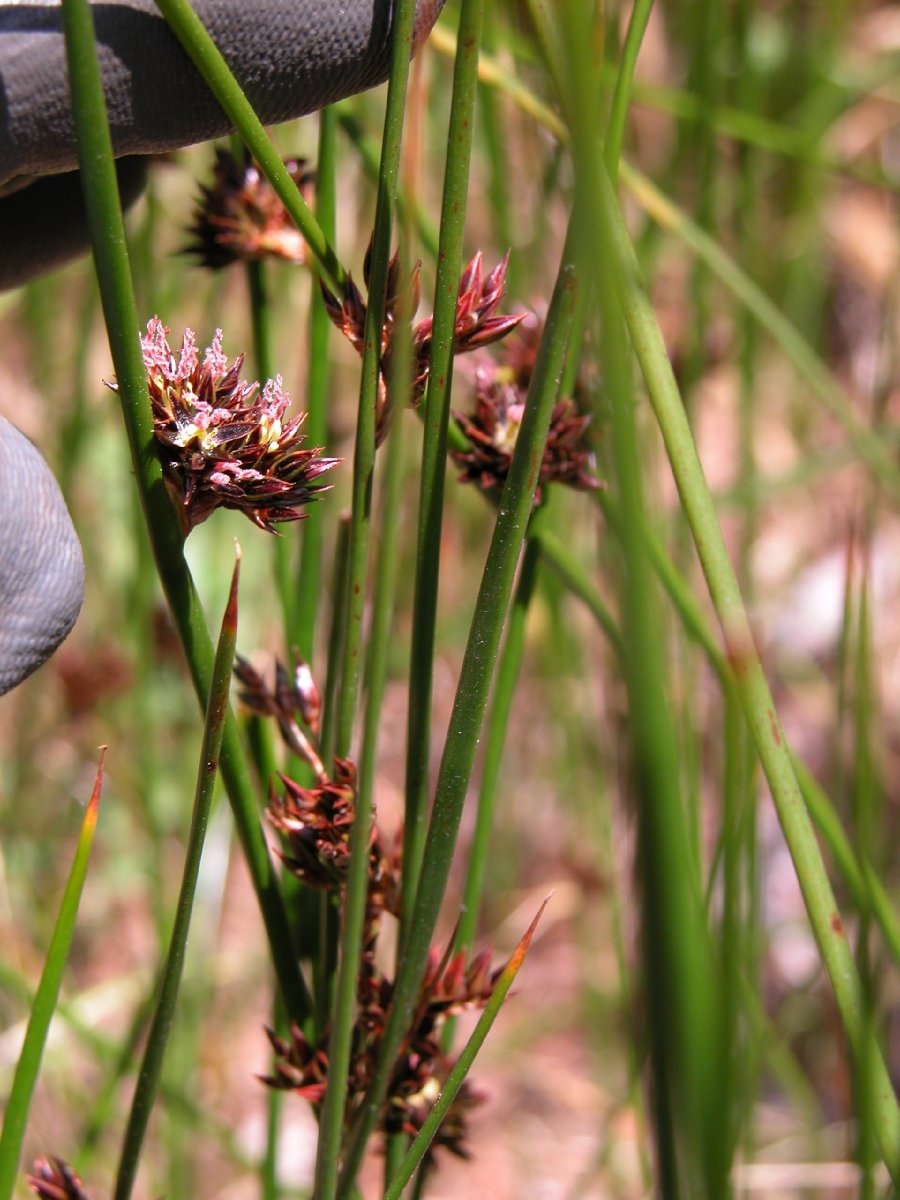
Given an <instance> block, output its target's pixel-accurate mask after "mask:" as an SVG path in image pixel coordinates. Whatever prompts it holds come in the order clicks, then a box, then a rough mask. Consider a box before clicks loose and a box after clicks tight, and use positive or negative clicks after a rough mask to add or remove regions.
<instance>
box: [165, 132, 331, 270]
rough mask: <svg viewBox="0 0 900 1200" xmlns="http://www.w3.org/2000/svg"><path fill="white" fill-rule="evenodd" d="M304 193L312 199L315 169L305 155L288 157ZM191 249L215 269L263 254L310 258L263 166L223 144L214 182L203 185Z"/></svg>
mask: <svg viewBox="0 0 900 1200" xmlns="http://www.w3.org/2000/svg"><path fill="white" fill-rule="evenodd" d="M284 165H285V167H286V168H287V170H288V173H289V174H290V176H291V178H292V179H293V181H294V183H295V184H296V185H297V188H298V190H299V192H300V195H301V196H302V197H303V199H304V200H306V202H307V203H309V202H310V200H311V199H312V192H313V186H314V183H315V172H314V171H311V170H309V169H308V166H307V163H306V160H305V159H302V158H288V159H285V163H284ZM189 233H190V236H191V239H192V240H191V241H190V243H189V244H188V246H187V247H186V250H187V252H188V253H189V254H194V255H196V256H197V258H199V260H200V262H201V264H202V265H203V266H205V267H209V268H210V269H212V270H217V269H219V268H221V267H227V266H228V265H229V264H230V263H233V262H239V261H252V260H254V259H259V258H280V259H284V260H285V261H286V262H290V263H296V264H299V263H303V262H305V261H306V243H305V242H304V240H303V238H302V236H301V234H300V232H299V230H298V229H297V227H296V226H295V225H294V223H293V221H292V220H291V218H290V217H289V216H288V213H287V210H286V209H285V207H284V205H283V204H282V202H281V200H280V199H279V197H278V195H277V194H276V192H275V191H274V189H273V188H272V185H271V184H270V183H269V181H268V180H267V179H266V177H265V176H264V175H263V173H262V171H261V170H260V169H259V167H258V166H257V165H256V163H254V162H252V161H251V159H250V157H249V155H246V156H245V157H244V159H243V161H241V160H239V159H238V158H236V157H235V156H234V155H233V154H232V153H231V152H230V151H229V150H225V149H223V148H219V149H218V150H217V151H216V162H215V166H214V168H213V182H212V183H211V184H204V185H203V186H202V187H201V189H200V199H199V201H198V203H197V207H196V210H195V212H194V222H193V224H192V225H191V228H190V230H189Z"/></svg>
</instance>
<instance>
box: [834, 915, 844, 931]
mask: <svg viewBox="0 0 900 1200" xmlns="http://www.w3.org/2000/svg"><path fill="white" fill-rule="evenodd" d="M831 929H832V932H833V933H836V934H837V935H838V937H843V936H844V922H843V921H842V920H841V918H840V916H839V915H838V914H837V913H832V914H831Z"/></svg>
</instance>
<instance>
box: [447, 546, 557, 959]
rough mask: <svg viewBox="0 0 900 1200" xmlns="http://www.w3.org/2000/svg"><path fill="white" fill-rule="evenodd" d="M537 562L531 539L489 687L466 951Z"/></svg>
mask: <svg viewBox="0 0 900 1200" xmlns="http://www.w3.org/2000/svg"><path fill="white" fill-rule="evenodd" d="M540 559H541V547H540V544H539V543H538V542H537V541H535V540H534V539H533V538H529V539H528V541H527V542H526V545H525V553H524V555H523V557H522V568H521V570H520V572H519V582H518V584H517V586H516V595H515V599H514V601H513V605H512V610H511V612H510V615H509V627H508V628H507V630H506V640H505V642H504V644H503V654H502V655H501V658H500V664H499V667H498V669H497V682H496V685H495V687H494V696H493V703H492V706H491V715H490V718H489V720H488V731H487V739H486V745H485V753H484V766H483V768H482V774H481V787H480V789H479V792H478V811H477V814H476V817H475V832H474V834H473V836H472V846H471V850H470V851H469V870H468V873H467V875H466V882H465V887H464V888H463V898H462V913H461V916H460V918H459V928H458V929H457V933H456V944H457V946H458V947H459V948H460V949H465V950H468V949H469V947H470V946H471V945H472V943H473V942H474V940H475V934H476V932H477V929H478V914H479V912H480V911H481V897H482V894H483V892H484V880H485V875H486V874H487V865H488V857H489V854H490V848H491V832H492V830H493V824H494V807H495V802H496V799H497V788H498V785H499V782H500V767H501V764H502V762H503V746H504V743H505V741H506V729H507V726H508V724H509V714H510V711H511V709H512V702H513V697H514V695H515V691H516V683H517V681H518V678H519V670H520V668H521V665H522V652H523V650H524V647H525V619H526V617H527V616H528V610H529V607H530V606H531V597H532V596H533V595H534V588H535V584H536V583H537V575H538V564H539V563H540Z"/></svg>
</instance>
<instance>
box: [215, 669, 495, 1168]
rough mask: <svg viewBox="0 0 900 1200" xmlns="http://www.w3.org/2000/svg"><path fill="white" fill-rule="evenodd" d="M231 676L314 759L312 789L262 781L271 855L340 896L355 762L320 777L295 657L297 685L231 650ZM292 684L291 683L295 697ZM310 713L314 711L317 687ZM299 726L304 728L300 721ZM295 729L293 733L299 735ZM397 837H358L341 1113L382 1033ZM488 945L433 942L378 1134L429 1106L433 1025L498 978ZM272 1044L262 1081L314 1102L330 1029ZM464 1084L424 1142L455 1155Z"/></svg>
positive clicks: (412, 1121)
mask: <svg viewBox="0 0 900 1200" xmlns="http://www.w3.org/2000/svg"><path fill="white" fill-rule="evenodd" d="M235 672H236V674H237V675H238V678H239V679H240V681H241V683H242V685H243V689H244V690H243V691H242V699H245V700H246V701H248V702H249V704H250V707H251V708H252V709H253V710H254V711H255V712H257V713H260V714H263V715H268V716H272V717H274V718H275V719H276V720H277V721H278V723H279V727H280V728H281V731H282V734H283V735H284V737H285V740H286V741H287V743H288V745H289V746H290V748H291V749H292V750H294V752H295V753H299V754H300V755H301V756H302V757H303V758H305V759H306V761H307V762H308V763H309V764H310V765H311V766H312V767H313V770H314V771H315V772H316V775H317V780H318V781H317V783H316V785H315V786H314V787H301V786H300V784H298V783H295V782H294V781H293V780H292V779H289V778H287V777H286V776H283V775H282V776H280V780H281V783H280V786H278V787H274V788H273V789H272V793H271V797H270V803H269V807H268V810H267V816H268V818H269V821H270V823H271V824H272V825H273V827H274V828H275V829H276V830H277V831H278V832H279V833H280V834H281V835H282V837H283V839H284V850H283V851H282V853H281V858H282V861H283V862H284V863H285V865H286V866H287V867H288V868H289V869H290V870H291V871H293V872H294V874H296V875H297V876H298V877H299V878H300V879H301V880H303V882H304V883H306V884H307V885H309V886H311V887H315V888H322V889H327V890H329V891H331V892H333V893H334V894H335V895H336V896H337V897H338V899H340V898H342V896H343V889H344V884H345V882H346V878H347V871H348V868H349V864H350V837H351V834H352V831H353V824H354V822H355V820H356V813H357V810H356V767H355V765H354V764H353V763H352V762H350V761H348V760H344V759H335V761H334V766H333V771H332V774H331V776H330V777H329V776H327V775H326V773H325V770H324V768H323V767H322V764H321V760H320V759H319V756H318V751H317V750H316V748H315V747H314V745H313V740H314V733H313V732H312V728H311V722H310V721H309V720H307V718H306V717H305V716H303V713H302V704H303V703H307V702H308V693H309V689H310V687H312V688H313V689H314V688H315V685H314V684H313V683H312V681H311V679H310V678H309V677H308V671H307V670H306V668H305V667H301V669H300V678H301V680H302V685H298V684H297V683H296V679H297V677H296V676H295V683H294V684H291V682H290V680H289V677H288V674H287V672H286V671H285V670H284V669H283V668H279V669H277V670H276V683H275V688H274V689H269V688H268V687H267V686H266V684H265V682H264V680H263V679H262V676H261V675H260V674H259V673H258V672H257V671H256V670H255V669H254V668H252V667H250V666H249V664H247V663H246V662H244V661H243V660H241V661H240V662H239V663H238V665H237V666H236V668H235ZM298 692H299V693H302V697H303V698H302V701H301V697H300V695H298ZM315 696H316V703H314V704H313V711H314V712H315V714H316V718H317V716H318V707H317V702H318V692H317V691H316V693H315ZM301 720H302V721H303V722H304V724H305V725H306V726H307V731H306V732H303V731H301V730H300V728H299V721H301ZM298 733H300V734H301V737H302V740H298V737H297V734H298ZM400 863H401V838H400V837H397V838H396V839H395V840H394V841H393V842H392V843H388V842H387V841H385V840H384V839H383V838H382V836H381V834H380V833H379V831H378V829H377V828H376V827H374V826H373V828H372V830H371V834H370V838H369V872H368V889H367V896H366V913H365V924H364V929H363V942H362V954H361V958H360V968H359V975H358V977H357V981H356V1006H357V1016H356V1023H355V1026H354V1030H353V1046H352V1054H351V1065H350V1072H349V1087H348V1100H347V1112H346V1114H345V1115H346V1120H347V1121H348V1122H350V1121H351V1120H352V1119H353V1117H354V1115H355V1113H356V1111H357V1110H358V1108H359V1105H360V1104H361V1103H362V1100H363V1097H364V1096H365V1093H366V1090H367V1088H368V1086H369V1083H370V1082H371V1079H372V1075H373V1072H374V1070H375V1065H376V1062H377V1060H378V1056H379V1052H380V1048H381V1041H382V1038H383V1036H384V1030H385V1025H386V1022H387V1014H388V1009H389V1007H390V1003H391V999H392V997H393V993H394V983H393V981H392V980H391V979H389V978H388V977H387V976H386V975H385V974H384V972H383V970H382V968H381V966H380V957H381V956H380V955H379V953H378V940H379V934H380V932H381V929H382V924H383V920H384V916H385V914H386V913H389V914H391V915H392V916H394V917H397V916H398V915H399V911H400ZM490 962H491V955H490V951H484V952H482V953H481V954H479V955H477V956H476V957H475V958H474V959H473V960H472V962H471V963H469V965H468V966H467V965H466V958H465V953H464V952H459V953H457V954H451V953H449V952H448V953H447V954H445V955H443V956H441V955H440V954H439V953H438V952H437V950H432V952H431V954H430V956H429V960H428V965H427V968H426V971H425V976H424V979H423V982H422V986H421V991H420V996H419V1003H418V1005H417V1006H416V1012H415V1015H414V1017H413V1020H412V1023H411V1025H410V1031H409V1034H408V1036H407V1038H406V1041H405V1043H404V1045H403V1046H402V1048H401V1050H400V1053H399V1055H398V1058H397V1062H396V1066H395V1070H394V1075H393V1079H392V1082H391V1086H390V1091H389V1099H388V1102H387V1104H386V1107H385V1115H384V1118H383V1121H382V1129H383V1130H384V1131H385V1132H386V1133H393V1132H400V1131H406V1132H408V1133H413V1134H414V1133H416V1132H418V1130H419V1129H420V1128H421V1126H422V1123H423V1122H424V1120H425V1118H426V1116H427V1115H428V1113H429V1112H430V1111H431V1108H432V1107H433V1105H434V1103H435V1100H436V1099H437V1096H438V1095H439V1093H440V1090H441V1087H442V1085H443V1083H444V1081H445V1080H446V1078H447V1074H448V1072H449V1069H450V1066H451V1065H452V1063H450V1062H448V1060H447V1059H446V1058H445V1057H444V1056H443V1055H442V1052H441V1038H440V1034H441V1029H442V1027H443V1024H444V1022H445V1021H446V1020H447V1018H448V1017H450V1016H452V1015H454V1014H456V1013H459V1012H461V1011H462V1010H463V1009H465V1008H469V1007H471V1006H473V1005H477V1006H483V1005H485V1004H486V1003H487V1002H488V1000H489V999H490V997H491V995H492V993H493V991H494V987H495V986H496V983H497V979H498V977H499V974H500V972H499V971H492V970H491V965H490ZM268 1036H269V1040H270V1042H271V1044H272V1048H273V1050H274V1052H275V1062H274V1065H273V1069H272V1073H271V1074H270V1075H269V1076H267V1077H266V1078H265V1080H264V1082H266V1083H267V1084H269V1085H270V1086H271V1087H276V1088H283V1089H285V1090H289V1091H294V1092H296V1093H297V1094H298V1095H300V1096H303V1097H304V1098H305V1099H306V1100H308V1101H309V1102H310V1103H312V1104H319V1103H321V1101H322V1099H323V1097H324V1095H325V1088H326V1086H327V1082H328V1062H329V1037H330V1031H329V1030H327V1029H326V1030H324V1032H323V1033H322V1034H321V1036H319V1037H318V1039H317V1040H311V1039H310V1038H308V1037H307V1036H306V1034H305V1033H304V1032H303V1031H302V1030H301V1029H299V1028H297V1027H294V1028H293V1029H292V1030H291V1032H290V1036H289V1037H287V1038H282V1037H279V1036H278V1035H276V1034H275V1033H273V1032H272V1031H271V1030H270V1031H268ZM480 1101H481V1096H480V1094H479V1093H478V1092H476V1091H475V1090H474V1089H473V1088H472V1087H471V1086H468V1087H467V1088H465V1089H463V1090H462V1091H461V1092H460V1094H459V1096H458V1097H457V1100H456V1102H455V1104H454V1105H453V1107H452V1108H451V1110H450V1112H449V1113H448V1115H447V1117H446V1118H445V1120H444V1122H443V1124H442V1128H441V1133H440V1134H439V1135H438V1137H437V1138H436V1140H435V1142H434V1143H433V1145H432V1148H434V1147H435V1146H438V1145H443V1146H446V1147H447V1148H448V1149H450V1150H452V1151H453V1152H454V1153H456V1154H459V1155H461V1156H462V1157H466V1149H465V1132H466V1113H467V1112H468V1110H469V1109H471V1108H472V1107H474V1105H476V1104H477V1103H480Z"/></svg>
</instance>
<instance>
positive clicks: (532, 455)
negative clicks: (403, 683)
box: [340, 241, 578, 1196]
mask: <svg viewBox="0 0 900 1200" xmlns="http://www.w3.org/2000/svg"><path fill="white" fill-rule="evenodd" d="M570 254H571V246H570V245H569V242H568V241H567V243H566V248H565V250H564V253H563V261H562V264H561V266H560V270H559V274H558V276H557V280H556V286H555V287H554V290H553V296H552V298H551V301H550V307H549V310H548V313H547V320H546V324H545V326H544V336H543V338H542V339H541V345H540V349H539V351H538V356H537V360H536V362H535V366H534V372H533V375H532V379H531V384H530V386H529V389H528V398H527V401H526V406H525V416H524V419H523V421H522V426H521V428H520V430H519V434H518V437H517V440H516V448H515V452H514V454H513V459H512V464H511V466H510V471H509V477H508V479H507V482H506V486H505V488H504V490H503V495H502V497H501V501H500V506H499V509H498V515H497V523H496V526H495V528H494V535H493V538H492V540H491V546H490V550H489V551H488V557H487V562H486V563H485V568H484V573H483V575H482V581H481V587H480V589H479V593H478V599H477V601H476V604H475V611H474V613H473V616H472V624H471V627H470V630H469V638H468V641H467V643H466V651H465V655H464V657H463V664H462V669H461V671H460V677H459V683H458V685H457V689H456V696H455V698H454V702H453V709H452V712H451V716H450V723H449V729H448V733H447V740H446V742H445V744H444V752H443V755H442V757H441V765H440V769H439V772H438V781H437V788H436V791H435V798H434V808H433V813H432V819H431V824H430V826H429V829H428V838H427V841H426V844H425V851H424V854H423V859H422V869H421V872H420V876H419V886H418V890H417V893H416V897H415V903H414V904H413V906H412V919H411V923H410V926H409V930H408V934H407V938H406V941H405V943H404V949H403V954H402V958H401V961H400V965H399V970H398V973H397V979H396V982H395V987H394V994H393V1000H392V1004H391V1009H390V1013H389V1015H388V1020H387V1025H386V1028H385V1032H384V1036H383V1041H382V1048H381V1054H380V1057H379V1062H378V1067H377V1069H376V1072H375V1076H374V1078H373V1081H372V1084H371V1086H370V1089H369V1092H368V1094H367V1096H366V1100H365V1102H364V1104H363V1107H362V1110H361V1114H360V1118H359V1119H358V1121H357V1125H356V1127H355V1128H354V1130H353V1133H352V1135H351V1141H350V1145H349V1147H348V1151H347V1158H346V1162H345V1165H344V1169H343V1172H342V1177H341V1191H340V1194H341V1196H346V1195H348V1194H349V1189H350V1187H351V1186H352V1183H353V1181H354V1179H355V1177H356V1173H357V1171H358V1169H359V1164H360V1162H361V1159H362V1154H363V1151H364V1149H365V1146H366V1143H367V1142H368V1139H369V1135H370V1133H371V1132H372V1130H373V1128H374V1126H375V1122H376V1121H377V1119H378V1114H379V1112H380V1109H381V1105H382V1103H383V1101H384V1098H385V1096H386V1094H387V1088H388V1084H389V1082H390V1078H391V1074H392V1072H393V1069H394V1064H395V1060H396V1056H397V1053H398V1051H399V1048H400V1046H401V1044H402V1041H403V1038H404V1036H405V1035H406V1031H407V1028H408V1026H409V1021H410V1019H411V1016H412V1013H413V1009H414V1007H415V1003H416V996H417V993H418V988H419V981H420V979H421V975H422V970H423V968H424V965H425V962H426V959H427V956H428V950H429V946H430V943H431V938H432V935H433V933H434V927H435V924H436V923H437V918H438V913H439V910H440V907H441V902H442V899H443V896H444V892H445V890H446V886H447V879H448V877H449V874H450V865H451V862H452V859H453V850H454V846H455V843H456V835H457V833H458V830H459V822H460V818H461V816H462V808H463V803H464V801H465V797H466V791H467V788H468V785H469V780H470V778H471V773H472V767H473V764H474V761H475V753H476V750H477V747H478V741H479V738H480V735H481V727H482V721H483V718H484V712H485V708H486V706H487V699H488V692H489V689H490V684H491V678H492V674H493V667H494V662H495V660H496V657H497V653H498V650H499V646H500V638H501V634H502V630H503V624H504V620H505V617H506V612H507V608H508V605H509V602H510V598H511V596H512V589H513V581H514V577H515V570H516V566H517V563H518V559H519V554H520V551H521V547H522V543H523V540H524V537H525V531H526V528H527V524H528V519H529V516H530V510H531V505H532V501H533V497H534V490H535V487H536V485H537V482H538V477H539V474H540V468H541V463H542V461H543V456H544V447H545V444H546V437H547V429H548V427H549V423H550V415H551V412H552V410H553V405H554V403H555V400H556V396H557V389H558V387H559V381H560V378H561V376H562V373H563V370H564V368H565V362H566V354H567V351H568V343H569V334H570V331H571V325H572V317H573V312H574V308H575V300H576V296H577V290H578V289H577V283H576V280H575V276H574V272H573V270H572V266H571V259H570Z"/></svg>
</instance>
